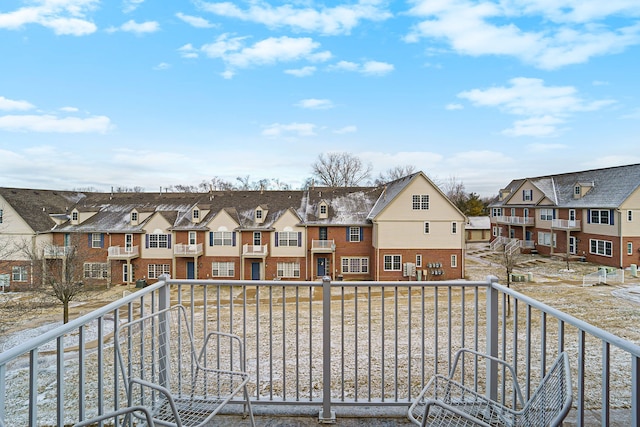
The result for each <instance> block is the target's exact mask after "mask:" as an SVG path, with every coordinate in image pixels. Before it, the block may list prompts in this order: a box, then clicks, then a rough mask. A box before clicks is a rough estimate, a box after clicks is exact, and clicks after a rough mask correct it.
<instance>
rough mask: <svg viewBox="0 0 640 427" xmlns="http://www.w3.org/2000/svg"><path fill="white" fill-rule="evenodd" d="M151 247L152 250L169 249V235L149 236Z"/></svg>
mask: <svg viewBox="0 0 640 427" xmlns="http://www.w3.org/2000/svg"><path fill="white" fill-rule="evenodd" d="M148 236H149V247H150V248H165V249H166V248H168V247H169V235H168V234H149V235H148Z"/></svg>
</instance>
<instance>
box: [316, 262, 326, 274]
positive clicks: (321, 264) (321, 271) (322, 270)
mask: <svg viewBox="0 0 640 427" xmlns="http://www.w3.org/2000/svg"><path fill="white" fill-rule="evenodd" d="M316 271H317V272H318V276H320V277H324V276H326V275H327V259H326V258H318V263H317V267H316Z"/></svg>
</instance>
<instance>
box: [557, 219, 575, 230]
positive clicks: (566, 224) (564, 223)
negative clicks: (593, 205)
mask: <svg viewBox="0 0 640 427" xmlns="http://www.w3.org/2000/svg"><path fill="white" fill-rule="evenodd" d="M551 227H552V228H564V229H570V230H571V229H580V220H579V219H554V220H551Z"/></svg>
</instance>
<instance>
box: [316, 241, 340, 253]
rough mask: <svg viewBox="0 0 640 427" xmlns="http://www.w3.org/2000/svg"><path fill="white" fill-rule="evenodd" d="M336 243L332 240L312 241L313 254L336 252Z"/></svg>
mask: <svg viewBox="0 0 640 427" xmlns="http://www.w3.org/2000/svg"><path fill="white" fill-rule="evenodd" d="M335 250H336V243H335V241H334V240H333V239H331V240H312V241H311V252H335Z"/></svg>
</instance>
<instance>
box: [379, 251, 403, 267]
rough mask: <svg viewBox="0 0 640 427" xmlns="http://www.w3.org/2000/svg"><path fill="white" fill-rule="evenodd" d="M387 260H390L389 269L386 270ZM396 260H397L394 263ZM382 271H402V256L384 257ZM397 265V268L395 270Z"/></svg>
mask: <svg viewBox="0 0 640 427" xmlns="http://www.w3.org/2000/svg"><path fill="white" fill-rule="evenodd" d="M387 258H390V264H391V268H387ZM396 258H397V259H398V260H399V261H398V262H397V263H396V261H395V260H396ZM382 259H383V268H384V271H402V255H397V254H396V255H391V254H390V255H385V256H384V257H383V258H382ZM396 265H397V268H396Z"/></svg>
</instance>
